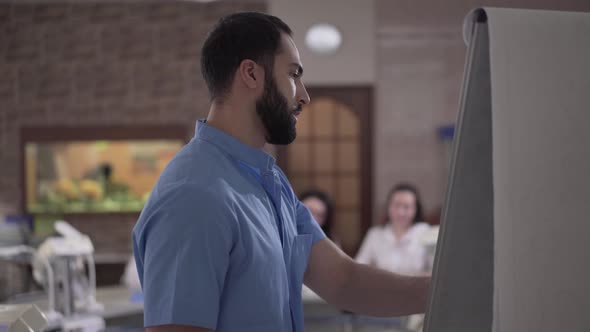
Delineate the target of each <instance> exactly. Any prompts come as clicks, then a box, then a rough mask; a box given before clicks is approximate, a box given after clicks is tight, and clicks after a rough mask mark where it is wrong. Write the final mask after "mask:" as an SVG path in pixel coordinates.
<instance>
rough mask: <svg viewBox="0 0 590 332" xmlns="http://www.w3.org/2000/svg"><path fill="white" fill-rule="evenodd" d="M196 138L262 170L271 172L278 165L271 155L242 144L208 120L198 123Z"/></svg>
mask: <svg viewBox="0 0 590 332" xmlns="http://www.w3.org/2000/svg"><path fill="white" fill-rule="evenodd" d="M195 137H196V138H198V139H201V140H204V141H207V142H209V143H211V144H213V145H215V146H217V147H218V148H220V149H221V150H223V151H225V152H226V153H228V154H229V155H231V156H232V157H234V158H235V159H237V160H240V161H242V162H245V163H247V164H249V165H251V166H254V167H256V168H259V169H261V170H271V169H272V168H273V166H274V165H275V163H276V161H275V158H274V157H273V156H271V155H270V154H268V153H266V152H264V151H263V150H261V149H256V148H253V147H251V146H249V145H246V144H244V143H242V142H240V141H239V140H238V139H236V138H235V137H233V136H231V135H229V134H227V133H226V132H224V131H222V130H219V129H217V128H215V127H212V126H210V125H208V124H207V123H206V120H199V121H197V125H196V128H195Z"/></svg>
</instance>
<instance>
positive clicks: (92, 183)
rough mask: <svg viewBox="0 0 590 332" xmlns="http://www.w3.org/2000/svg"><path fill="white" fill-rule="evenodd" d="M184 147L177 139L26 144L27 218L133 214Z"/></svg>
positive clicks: (91, 140)
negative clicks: (49, 215) (29, 214)
mask: <svg viewBox="0 0 590 332" xmlns="http://www.w3.org/2000/svg"><path fill="white" fill-rule="evenodd" d="M73 136H75V135H73ZM95 136H98V135H95ZM107 136H108V135H107ZM130 136H132V135H130ZM155 136H157V135H155ZM184 143H185V140H184V139H182V138H180V137H179V138H172V137H168V138H145V137H144V138H141V139H133V138H130V139H122V138H116V139H76V138H75V137H73V138H72V139H71V140H63V139H60V140H30V139H29V140H26V142H24V172H23V173H24V178H25V179H24V180H25V181H24V182H25V209H26V211H27V212H28V213H31V214H48V213H105V212H106V213H108V212H139V211H141V209H142V208H143V206H144V204H145V202H146V200H147V198H148V197H149V194H150V190H151V189H152V187H153V185H154V184H155V183H156V181H157V179H158V177H159V175H160V173H161V172H162V171H163V170H164V168H165V167H166V165H167V164H168V163H169V162H170V160H171V159H172V158H173V157H174V155H175V154H176V153H177V152H178V150H180V148H181V147H182V146H183V145H184Z"/></svg>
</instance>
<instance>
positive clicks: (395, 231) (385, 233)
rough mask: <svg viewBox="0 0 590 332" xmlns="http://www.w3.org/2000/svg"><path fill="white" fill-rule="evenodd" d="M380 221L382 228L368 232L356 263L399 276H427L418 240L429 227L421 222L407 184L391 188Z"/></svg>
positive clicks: (417, 204)
mask: <svg viewBox="0 0 590 332" xmlns="http://www.w3.org/2000/svg"><path fill="white" fill-rule="evenodd" d="M384 219H385V223H384V225H378V226H374V227H372V228H371V229H370V230H369V232H368V233H367V236H366V237H365V240H364V241H363V244H362V246H361V248H360V250H359V252H358V254H357V256H356V260H357V261H358V262H361V263H365V264H369V265H373V266H376V267H379V268H381V269H384V270H388V271H392V272H396V273H400V274H406V275H421V274H425V273H429V272H430V271H428V270H429V267H428V260H427V258H428V257H427V254H428V253H427V250H426V248H425V246H424V243H423V240H422V239H423V237H424V236H425V235H426V234H427V233H428V231H429V230H430V226H429V225H428V224H426V223H424V222H422V221H423V215H422V204H421V202H420V196H419V194H418V190H417V189H416V188H415V187H414V186H413V185H411V184H407V183H400V184H397V185H396V186H394V187H393V188H392V189H391V191H390V192H389V195H388V196H387V209H386V213H385V218H384Z"/></svg>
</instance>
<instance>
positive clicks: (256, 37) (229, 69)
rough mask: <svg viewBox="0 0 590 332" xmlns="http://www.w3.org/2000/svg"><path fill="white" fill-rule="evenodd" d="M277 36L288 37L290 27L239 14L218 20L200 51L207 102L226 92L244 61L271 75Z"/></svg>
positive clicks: (268, 17)
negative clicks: (248, 60)
mask: <svg viewBox="0 0 590 332" xmlns="http://www.w3.org/2000/svg"><path fill="white" fill-rule="evenodd" d="M281 33H286V34H288V35H291V34H292V32H291V28H289V26H288V25H287V24H286V23H285V22H283V21H282V20H281V19H280V18H278V17H275V16H272V15H267V14H263V13H256V12H243V13H236V14H231V15H228V16H225V17H223V18H221V19H220V20H219V22H217V24H216V25H215V26H214V28H213V30H211V32H209V35H208V36H207V39H206V40H205V43H204V44H203V48H202V50H201V71H202V73H203V78H204V79H205V82H206V83H207V87H208V88H209V94H210V95H211V99H212V100H213V99H218V98H221V97H223V96H224V94H226V93H227V92H228V90H229V88H230V85H231V83H232V81H233V77H234V74H235V72H236V70H237V69H238V67H239V66H240V63H241V62H242V61H244V60H246V59H250V60H252V61H255V62H256V63H258V64H260V65H262V66H264V69H265V71H266V75H269V73H270V74H272V68H273V65H274V57H275V55H276V54H277V53H278V52H279V48H280V45H281Z"/></svg>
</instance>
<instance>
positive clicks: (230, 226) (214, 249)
mask: <svg viewBox="0 0 590 332" xmlns="http://www.w3.org/2000/svg"><path fill="white" fill-rule="evenodd" d="M324 237H325V235H324V234H323V232H322V230H321V228H320V227H319V226H318V225H317V223H316V222H315V221H314V220H313V218H312V216H311V214H310V213H309V211H308V210H307V209H306V208H305V207H304V206H303V204H301V202H299V200H298V199H297V197H296V196H295V194H294V193H293V190H292V188H291V185H290V184H289V181H288V180H287V178H286V176H285V175H284V174H283V172H282V171H281V170H280V169H279V167H278V166H277V165H276V163H275V160H274V158H273V157H272V156H270V155H268V154H267V153H265V152H263V151H261V150H259V149H255V148H252V147H250V146H247V145H245V144H243V143H241V142H240V141H238V140H237V139H235V138H233V137H232V136H230V135H228V134H226V133H224V132H223V131H220V130H218V129H216V128H214V127H211V126H209V125H207V124H205V123H204V122H202V121H199V122H198V123H197V129H196V134H195V137H194V138H193V139H192V140H191V141H190V142H189V143H188V144H187V145H185V146H184V147H183V148H182V149H181V151H179V153H178V154H177V155H176V156H175V157H174V159H173V160H172V161H171V162H170V164H169V165H168V166H167V167H166V169H165V170H164V172H163V173H162V174H161V175H160V178H159V180H158V182H157V183H156V185H155V186H154V188H153V190H152V193H151V195H150V198H149V200H148V202H147V204H146V206H145V207H144V209H143V211H142V213H141V215H140V217H139V220H138V222H137V224H136V225H135V228H134V229H133V251H134V255H135V261H136V265H137V270H138V274H139V278H140V281H141V284H142V288H143V292H144V311H145V314H144V323H145V325H146V326H157V325H166V324H179V325H192V326H198V327H204V328H209V329H213V330H215V331H217V332H230V331H231V332H233V331H240V332H250V331H252V332H254V331H256V332H278V331H281V332H283V331H293V332H299V331H303V313H302V304H301V286H302V283H303V274H304V272H305V269H306V267H307V261H308V257H309V253H310V250H311V247H312V245H313V244H314V243H316V242H317V241H319V240H321V239H323V238H324Z"/></svg>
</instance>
